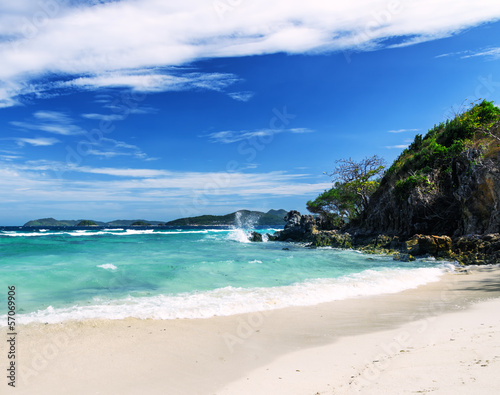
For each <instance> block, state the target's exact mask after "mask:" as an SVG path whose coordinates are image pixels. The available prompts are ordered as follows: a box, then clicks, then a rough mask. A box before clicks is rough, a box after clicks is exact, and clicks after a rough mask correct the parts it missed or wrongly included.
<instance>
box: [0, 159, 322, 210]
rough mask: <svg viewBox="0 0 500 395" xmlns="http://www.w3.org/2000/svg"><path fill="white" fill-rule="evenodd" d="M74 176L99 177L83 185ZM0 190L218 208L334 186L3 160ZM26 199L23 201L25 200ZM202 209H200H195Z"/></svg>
mask: <svg viewBox="0 0 500 395" xmlns="http://www.w3.org/2000/svg"><path fill="white" fill-rule="evenodd" d="M75 173H88V174H96V175H102V176H109V177H110V178H98V177H96V178H95V179H93V180H92V181H81V180H78V179H76V178H75V177H74V174H75ZM0 177H1V178H2V185H3V186H4V188H2V190H0V199H2V201H3V202H8V203H13V204H15V203H16V201H17V202H19V201H22V202H23V205H29V204H30V202H33V201H34V202H36V203H37V204H40V203H44V202H46V203H48V204H49V203H50V205H54V204H56V203H57V205H58V206H59V205H60V204H74V203H76V202H85V204H86V205H87V204H90V205H93V204H97V203H99V204H120V203H122V202H126V203H133V204H137V205H144V204H157V205H162V206H165V205H171V204H173V202H176V203H177V204H179V205H180V206H183V207H186V208H189V207H190V206H193V207H194V208H197V209H198V208H199V207H198V206H199V204H200V201H201V200H204V199H207V200H208V203H207V205H209V206H212V205H216V204H217V201H220V200H221V199H225V200H226V201H227V200H228V199H232V200H234V199H235V196H236V197H238V199H240V202H241V199H246V198H249V197H250V198H253V199H255V198H264V197H269V198H273V197H290V196H304V195H310V194H315V193H318V192H321V191H324V190H325V189H328V188H330V187H331V183H330V182H327V183H311V182H308V178H309V176H308V175H307V174H289V173H286V172H280V171H273V172H268V173H242V172H181V171H169V170H158V169H130V168H97V167H88V166H70V165H67V164H65V163H63V162H53V161H31V162H26V163H25V164H23V165H13V164H11V163H6V162H3V163H2V162H0ZM21 198H22V199H21ZM196 205H198V206H196Z"/></svg>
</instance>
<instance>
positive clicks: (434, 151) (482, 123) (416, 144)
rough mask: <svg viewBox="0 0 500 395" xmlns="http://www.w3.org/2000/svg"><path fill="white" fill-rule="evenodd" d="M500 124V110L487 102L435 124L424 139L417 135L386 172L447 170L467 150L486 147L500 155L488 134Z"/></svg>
mask: <svg viewBox="0 0 500 395" xmlns="http://www.w3.org/2000/svg"><path fill="white" fill-rule="evenodd" d="M499 121H500V108H498V107H496V106H495V105H494V104H493V102H488V101H486V100H484V101H482V102H481V103H479V104H476V105H474V106H473V107H472V108H471V109H469V110H467V111H465V112H463V113H461V114H458V115H457V116H456V117H455V118H454V119H452V120H446V122H441V123H440V124H438V125H435V126H434V127H433V128H432V129H430V130H429V131H428V132H427V134H426V135H425V136H423V137H422V135H421V134H417V135H416V136H415V140H414V141H413V143H411V144H410V146H409V147H408V148H406V149H405V150H404V151H403V152H402V153H401V155H400V156H399V157H398V159H396V161H395V162H394V163H393V164H392V166H391V167H390V168H389V170H388V171H387V173H388V174H396V173H400V174H401V173H410V172H411V173H417V172H418V173H420V174H422V173H424V174H426V173H430V172H431V171H432V169H435V168H440V167H446V166H447V165H448V164H449V163H450V160H451V159H453V158H456V157H458V156H459V155H460V154H461V153H462V152H464V151H465V150H466V149H467V148H471V147H478V146H481V145H484V144H487V145H488V146H489V148H488V150H493V151H494V152H498V144H496V145H494V146H491V143H492V142H493V140H494V138H493V137H491V136H490V135H488V134H487V133H486V132H487V131H490V130H493V128H492V126H493V125H495V124H496V123H498V122H499ZM496 129H498V128H496ZM496 132H497V133H498V130H497V131H496ZM493 151H492V152H493ZM443 170H445V169H443Z"/></svg>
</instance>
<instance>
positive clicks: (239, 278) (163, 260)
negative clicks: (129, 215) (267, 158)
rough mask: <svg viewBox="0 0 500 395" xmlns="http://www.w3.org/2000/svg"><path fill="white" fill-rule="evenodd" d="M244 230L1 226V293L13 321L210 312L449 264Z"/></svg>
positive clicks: (406, 277) (294, 299) (345, 292)
mask: <svg viewBox="0 0 500 395" xmlns="http://www.w3.org/2000/svg"><path fill="white" fill-rule="evenodd" d="M256 230H257V231H259V232H260V233H263V234H264V233H273V232H275V231H276V230H278V229H262V228H261V229H256ZM248 232H249V229H248V228H247V229H245V228H227V229H224V228H199V227H196V228H182V229H176V228H168V229H167V228H154V229H137V228H134V229H131V228H116V229H100V228H97V229H94V228H92V229H71V228H67V229H57V230H54V229H26V228H19V229H5V228H3V230H0V286H1V287H0V289H1V290H2V291H1V292H3V294H4V295H5V298H6V296H7V287H8V286H12V285H14V286H15V287H16V292H17V301H16V307H17V324H23V323H30V322H49V323H55V322H61V321H64V320H71V319H77V320H79V319H92V318H108V319H120V318H125V317H137V318H155V319H174V318H208V317H212V316H215V315H231V314H238V313H244V312H252V311H261V310H270V309H276V308H283V307H288V306H306V305H314V304H317V303H321V302H328V301H334V300H341V299H346V298H355V297H363V296H368V295H377V294H382V293H394V292H400V291H403V290H405V289H408V288H415V287H417V286H419V285H422V284H425V283H428V282H432V281H437V280H439V278H440V276H442V275H443V273H445V272H446V271H450V270H453V266H452V265H450V264H449V263H444V262H439V261H435V260H417V261H415V262H410V263H403V262H397V261H394V260H393V259H392V257H391V256H383V255H366V254H362V253H359V252H356V251H350V250H337V249H332V248H319V249H310V248H306V247H305V246H304V245H300V244H290V243H280V242H263V243H250V242H248V238H247V235H248ZM284 248H287V249H284ZM1 298H2V299H4V296H2V297H1ZM4 305H6V304H4ZM2 313H3V312H2V311H1V310H0V326H5V325H6V322H7V319H6V315H5V314H3V315H2Z"/></svg>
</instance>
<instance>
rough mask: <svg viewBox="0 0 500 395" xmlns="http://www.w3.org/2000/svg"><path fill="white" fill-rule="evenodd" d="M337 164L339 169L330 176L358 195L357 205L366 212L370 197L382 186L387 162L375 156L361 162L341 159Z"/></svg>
mask: <svg viewBox="0 0 500 395" xmlns="http://www.w3.org/2000/svg"><path fill="white" fill-rule="evenodd" d="M336 163H337V164H338V166H337V168H336V169H335V170H334V171H333V172H332V173H330V174H329V176H330V177H333V180H334V181H336V182H340V183H341V184H342V185H343V187H344V188H345V189H347V190H348V191H349V192H351V193H352V194H354V195H356V196H357V197H358V199H359V201H358V202H357V205H358V206H360V209H361V210H360V211H362V210H365V209H366V208H367V207H368V203H369V202H370V196H371V195H373V193H374V192H375V191H376V190H377V188H378V186H379V184H380V177H381V176H382V174H383V173H384V169H385V166H386V162H385V160H384V159H383V158H381V157H379V156H377V155H373V156H371V157H367V158H364V159H363V160H361V161H359V162H356V161H354V160H352V159H351V158H349V159H339V160H337V161H336Z"/></svg>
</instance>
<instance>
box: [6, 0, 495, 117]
mask: <svg viewBox="0 0 500 395" xmlns="http://www.w3.org/2000/svg"><path fill="white" fill-rule="evenodd" d="M3 3H13V2H3ZM15 3H16V5H13V4H2V5H1V6H0V37H2V38H1V39H0V59H2V67H1V68H0V107H7V106H11V105H14V104H16V103H17V102H18V100H19V97H20V95H21V96H22V95H25V94H32V95H35V96H36V95H41V97H44V96H45V95H51V94H58V93H57V92H55V91H53V90H54V89H56V88H58V89H60V88H61V87H66V88H73V89H75V88H78V89H96V88H99V87H111V86H117V87H132V88H133V89H136V90H142V91H145V92H159V91H162V90H165V89H167V90H171V89H193V88H200V89H216V90H222V89H225V88H226V87H227V86H228V85H230V82H231V79H232V78H231V77H227V76H226V77H224V76H222V77H221V76H220V75H212V74H209V75H199V76H195V75H190V76H187V77H183V76H182V75H179V73H172V72H171V71H169V70H170V69H169V68H171V67H172V66H179V65H187V64H189V63H192V62H194V61H197V60H201V59H207V58H215V57H235V56H250V55H261V54H271V53H277V52H287V53H317V52H328V51H349V50H370V49H374V48H377V47H379V46H384V45H385V44H384V41H385V40H387V39H393V38H398V40H397V41H398V44H397V46H402V45H410V44H415V43H418V42H423V41H428V40H434V39H437V38H442V37H447V36H450V35H453V34H456V33H457V32H459V31H461V30H463V29H466V28H468V27H471V26H475V25H478V24H481V23H484V22H487V21H493V20H497V19H499V17H500V2H498V1H492V0H476V1H474V2H471V1H469V0H421V1H418V2H417V1H413V0H400V1H399V2H387V0H352V1H349V2H340V1H325V0H309V1H307V2H304V1H299V0H275V1H273V2H269V1H264V0H253V1H244V2H230V1H227V2H226V1H225V0H216V1H206V0H185V1H182V2H175V1H166V0H142V1H140V2H139V1H136V0H122V1H116V2H107V1H106V2H101V1H96V0H95V1H90V2H87V3H86V4H87V5H85V3H82V2H78V3H76V2H74V1H71V0H58V1H45V2H39V1H37V0H18V1H16V2H15ZM102 3H104V4H102ZM221 4H222V5H224V7H222V8H221ZM89 5H92V6H89ZM40 16H41V17H40ZM389 41H390V40H389ZM386 45H389V46H390V44H386ZM392 46H395V45H394V44H392ZM144 70H148V73H144ZM181 74H182V73H181ZM47 75H50V76H51V81H52V82H51V83H42V82H41V81H43V79H42V78H43V77H44V76H47ZM57 78H60V79H59V81H58V80H57ZM183 78H186V79H187V81H185V80H183ZM239 97H241V98H242V97H243V96H239ZM236 100H239V99H236Z"/></svg>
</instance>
